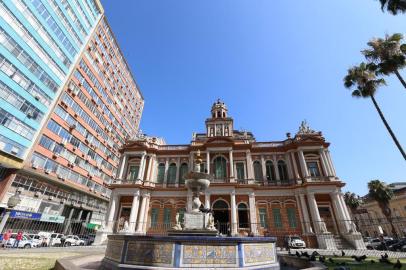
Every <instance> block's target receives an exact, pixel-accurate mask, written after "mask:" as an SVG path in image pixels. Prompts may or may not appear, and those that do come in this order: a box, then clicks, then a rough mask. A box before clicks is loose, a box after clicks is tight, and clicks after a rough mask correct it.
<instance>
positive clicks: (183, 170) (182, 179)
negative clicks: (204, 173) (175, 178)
mask: <svg viewBox="0 0 406 270" xmlns="http://www.w3.org/2000/svg"><path fill="white" fill-rule="evenodd" d="M187 171H188V166H187V164H186V163H182V165H180V168H179V184H184V183H185V175H186V174H187Z"/></svg>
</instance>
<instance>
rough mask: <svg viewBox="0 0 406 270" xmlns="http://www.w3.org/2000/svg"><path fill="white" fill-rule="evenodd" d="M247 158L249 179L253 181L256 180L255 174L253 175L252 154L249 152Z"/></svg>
mask: <svg viewBox="0 0 406 270" xmlns="http://www.w3.org/2000/svg"><path fill="white" fill-rule="evenodd" d="M246 158H247V174H248V179H249V180H253V179H254V173H253V167H252V158H251V152H250V151H247V152H246Z"/></svg>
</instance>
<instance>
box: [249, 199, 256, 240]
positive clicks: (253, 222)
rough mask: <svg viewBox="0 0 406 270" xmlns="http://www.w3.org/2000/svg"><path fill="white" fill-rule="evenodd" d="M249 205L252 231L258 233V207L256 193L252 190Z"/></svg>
mask: <svg viewBox="0 0 406 270" xmlns="http://www.w3.org/2000/svg"><path fill="white" fill-rule="evenodd" d="M248 202H249V207H250V224H251V232H252V233H253V234H254V235H258V229H257V228H258V224H257V223H258V221H257V209H256V205H255V193H254V192H251V193H250V194H249V197H248Z"/></svg>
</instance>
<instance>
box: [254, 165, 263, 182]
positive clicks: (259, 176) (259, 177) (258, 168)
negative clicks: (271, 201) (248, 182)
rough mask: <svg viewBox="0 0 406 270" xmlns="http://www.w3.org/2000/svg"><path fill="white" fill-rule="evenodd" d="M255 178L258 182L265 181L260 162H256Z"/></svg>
mask: <svg viewBox="0 0 406 270" xmlns="http://www.w3.org/2000/svg"><path fill="white" fill-rule="evenodd" d="M254 177H255V180H256V181H258V182H261V181H262V180H263V179H264V178H263V174H262V166H261V163H260V162H259V161H258V160H256V161H254Z"/></svg>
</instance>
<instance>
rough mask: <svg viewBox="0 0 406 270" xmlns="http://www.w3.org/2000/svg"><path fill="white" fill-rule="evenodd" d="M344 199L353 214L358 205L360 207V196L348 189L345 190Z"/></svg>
mask: <svg viewBox="0 0 406 270" xmlns="http://www.w3.org/2000/svg"><path fill="white" fill-rule="evenodd" d="M344 201H345V204H346V205H347V206H348V207H349V208H350V210H351V213H353V214H355V212H356V211H357V209H358V207H360V205H361V203H362V200H361V199H360V197H359V196H358V195H356V194H355V193H353V192H349V191H347V192H346V193H345V194H344Z"/></svg>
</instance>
